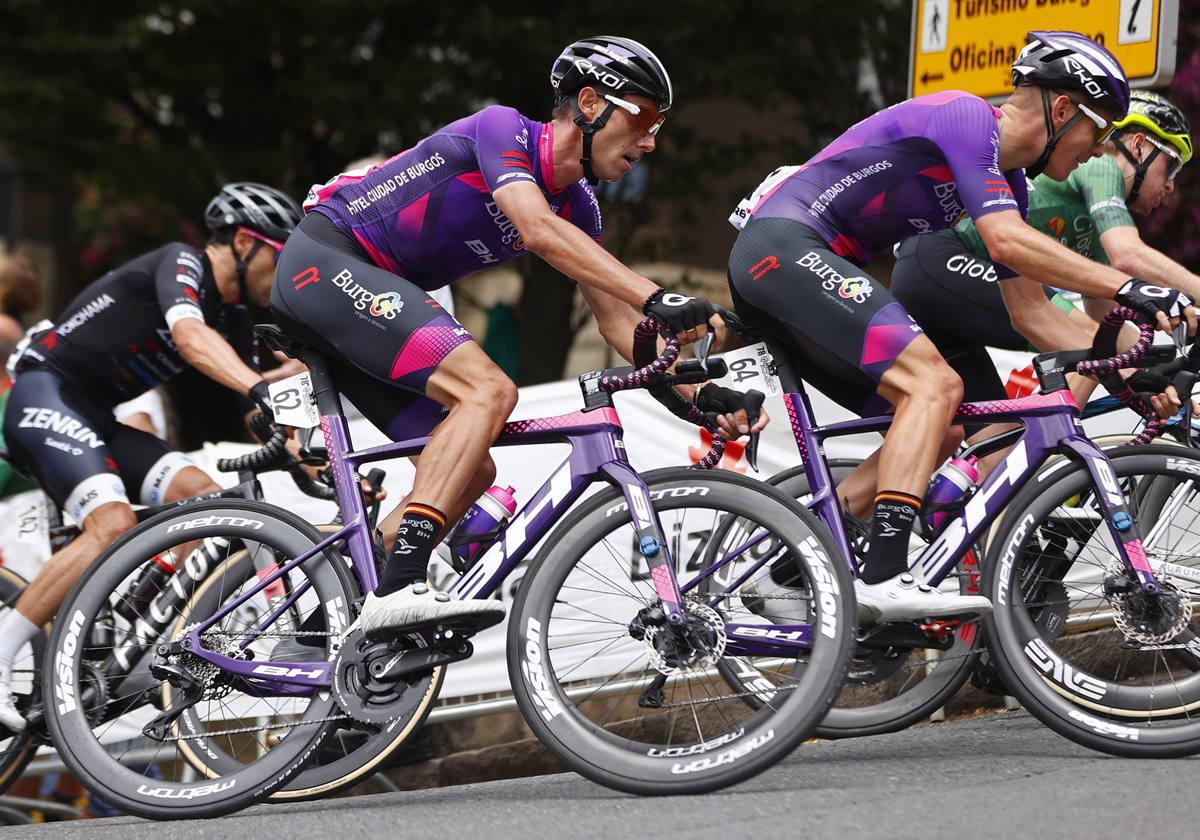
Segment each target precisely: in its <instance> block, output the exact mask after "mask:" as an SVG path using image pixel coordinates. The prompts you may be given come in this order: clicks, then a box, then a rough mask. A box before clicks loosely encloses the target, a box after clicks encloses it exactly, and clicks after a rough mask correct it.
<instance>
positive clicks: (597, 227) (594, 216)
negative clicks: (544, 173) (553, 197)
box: [558, 178, 604, 244]
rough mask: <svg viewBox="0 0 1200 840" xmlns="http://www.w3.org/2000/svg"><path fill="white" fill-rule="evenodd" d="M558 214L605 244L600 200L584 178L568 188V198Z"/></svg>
mask: <svg viewBox="0 0 1200 840" xmlns="http://www.w3.org/2000/svg"><path fill="white" fill-rule="evenodd" d="M558 215H560V216H562V217H563V218H564V219H566V220H567V221H568V222H570V223H571V224H573V225H575V227H577V228H579V229H580V230H582V231H583V232H584V233H586V234H587V235H588V236H590V237H592V239H595V240H596V241H597V242H599V243H600V244H604V231H603V227H604V225H603V222H602V221H601V219H600V202H599V201H597V200H596V193H595V191H594V190H593V189H592V186H591V184H589V183H588V182H587V181H586V180H584V179H583V178H580V179H579V180H578V181H576V182H575V183H574V184H572V185H571V186H569V187H568V188H567V200H566V201H565V202H563V205H562V209H560V210H559V211H558Z"/></svg>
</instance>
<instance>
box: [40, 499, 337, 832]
mask: <svg viewBox="0 0 1200 840" xmlns="http://www.w3.org/2000/svg"><path fill="white" fill-rule="evenodd" d="M176 529H181V533H180V534H178V535H172V532H173V531H174V530H176ZM225 535H234V536H235V538H238V539H241V538H245V539H247V540H253V541H256V542H258V543H261V544H269V545H272V546H274V547H275V548H277V549H278V550H280V551H281V552H283V553H284V554H285V555H286V556H298V555H299V554H301V553H303V552H305V551H307V550H309V549H311V548H312V547H313V546H315V545H316V544H317V543H318V542H320V540H321V536H320V534H319V533H318V532H317V531H316V529H314V528H313V527H312V525H310V524H309V523H307V522H305V521H304V520H303V519H301V518H299V517H298V516H296V515H295V514H293V513H291V512H289V511H287V510H284V509H282V508H278V507H276V506H274V505H269V504H266V503H263V502H255V501H243V500H236V501H228V500H213V501H206V502H197V503H194V504H189V505H187V506H184V507H181V508H176V509H173V510H169V511H166V512H164V513H161V514H159V515H157V516H155V517H153V518H151V519H149V520H147V521H146V522H144V523H142V524H141V525H139V526H138V527H136V528H134V529H132V530H131V531H129V532H127V533H126V534H124V535H123V536H122V537H121V538H120V539H118V540H117V541H116V542H115V543H113V545H112V546H110V547H109V548H108V549H106V550H105V552H104V553H103V554H101V556H100V557H99V558H98V559H97V560H96V562H94V563H93V564H92V565H91V567H90V568H89V569H88V571H87V572H86V573H85V574H84V576H83V577H82V578H81V579H80V580H79V581H78V582H77V583H76V585H75V587H74V588H73V589H72V590H71V593H70V594H69V595H68V597H67V600H66V602H65V603H64V605H63V607H62V609H61V610H60V613H59V620H58V621H56V622H55V624H54V628H53V631H52V633H51V638H50V646H49V650H50V651H52V652H53V655H54V656H55V660H54V661H55V667H53V668H46V669H44V675H43V684H42V687H43V692H44V693H45V695H46V696H47V697H56V698H57V701H56V702H53V703H50V704H48V705H47V707H46V720H47V724H48V727H49V731H50V734H51V737H52V740H53V742H54V744H55V745H56V747H57V749H58V751H59V755H60V757H61V758H62V759H63V761H64V762H65V763H66V764H67V766H68V768H69V769H70V770H71V772H72V773H74V774H75V775H76V776H77V777H78V778H79V779H80V781H82V782H83V783H84V784H85V785H86V786H87V787H88V788H89V789H90V790H92V791H93V792H94V793H96V794H98V795H99V796H101V797H102V798H103V799H105V800H106V801H108V802H109V803H110V804H112V805H113V806H114V807H117V808H119V809H121V810H123V811H126V812H128V813H130V814H134V815H136V816H141V817H146V818H148V819H158V820H164V819H185V818H195V817H213V816H219V815H223V814H228V813H231V812H233V811H236V810H239V809H241V808H243V807H246V806H247V805H250V804H252V803H253V802H256V801H259V800H261V799H263V798H265V797H267V796H268V795H270V794H271V793H272V792H273V791H275V790H276V789H278V788H279V787H281V786H283V785H284V784H286V783H287V781H288V780H289V779H290V778H291V777H292V776H293V775H295V774H296V773H298V772H299V771H300V770H301V769H302V768H303V766H304V764H305V763H306V762H307V761H308V760H309V759H311V758H312V757H313V756H314V755H315V753H316V750H317V749H318V748H319V747H320V745H321V742H322V740H323V739H324V738H325V736H326V735H327V733H328V724H327V723H325V722H324V720H325V718H326V717H328V716H330V714H331V713H332V712H334V711H335V710H336V704H335V701H334V700H333V698H332V697H331V696H329V694H328V693H325V694H324V696H322V693H320V692H318V693H315V694H314V695H312V696H311V700H310V702H309V703H308V705H307V707H306V708H305V709H304V711H303V713H302V714H301V715H300V716H299V718H298V721H297V722H296V723H295V724H289V729H290V731H289V733H288V735H287V737H285V738H281V739H279V740H278V741H276V742H275V745H274V746H272V747H271V748H269V749H268V750H267V751H266V752H265V754H264V755H263V756H262V757H261V758H260V759H258V760H257V761H255V762H253V763H250V764H247V765H245V767H244V769H243V770H241V771H239V772H237V773H234V774H231V775H230V776H226V777H223V778H222V779H221V780H219V781H218V782H213V781H211V780H204V781H203V782H202V783H201V784H197V783H195V782H194V781H175V780H165V779H160V778H155V777H153V776H145V775H142V774H139V773H136V772H134V771H133V770H130V769H128V768H126V767H124V766H122V764H121V763H120V762H119V760H118V758H119V757H114V756H113V755H110V754H109V752H108V751H107V750H106V749H105V747H104V746H103V745H102V744H101V743H99V741H98V739H97V736H96V735H95V733H94V732H93V728H92V723H91V721H90V720H89V718H88V714H89V712H91V711H92V710H89V709H88V708H86V702H85V695H84V690H83V687H82V686H81V684H80V668H79V664H80V663H79V659H80V656H81V649H82V646H81V645H80V644H79V642H78V635H79V633H80V632H81V628H82V627H84V626H87V625H89V624H90V623H91V622H92V621H94V619H95V616H96V615H97V614H98V613H99V612H100V611H101V610H102V609H104V608H105V607H106V606H107V605H108V603H109V599H110V597H111V596H112V595H113V594H114V593H117V592H120V591H123V589H121V587H123V586H125V585H126V581H127V580H129V578H130V576H131V575H132V574H133V573H134V572H135V571H136V570H137V569H139V568H141V567H142V566H143V565H144V564H145V563H146V561H147V558H152V557H154V556H155V555H156V554H158V553H159V552H161V551H163V550H164V549H166V548H169V547H172V546H174V545H178V544H181V539H183V540H203V539H206V538H209V537H214V536H225ZM304 571H305V573H306V574H307V575H308V576H309V577H308V580H310V581H311V583H312V589H313V595H314V597H315V598H316V599H318V603H319V604H321V605H323V607H324V609H326V610H327V612H328V615H329V621H330V623H331V624H333V625H335V626H342V627H345V626H348V625H349V621H350V615H349V604H350V603H351V602H352V599H353V598H354V597H356V593H357V586H356V584H354V582H353V578H352V577H351V576H350V573H349V571H348V570H347V569H346V568H345V564H344V563H343V562H342V561H341V558H340V557H339V556H337V555H327V558H326V562H322V563H309V564H305V567H304ZM196 577H197V578H200V577H203V572H202V571H197V574H196ZM178 579H179V574H178V573H177V574H176V575H175V576H173V577H172V578H171V580H172V581H177V580H178ZM164 591H165V590H164ZM138 638H141V637H140V636H139V637H138ZM147 644H148V645H153V644H157V642H155V641H154V640H153V639H152V638H151V639H149V640H148V642H147ZM118 699H122V698H118ZM248 714H249V713H248ZM106 723H107V721H106ZM204 734H206V735H207V733H204ZM176 740H178V739H176ZM163 763H164V761H163V760H162V759H160V758H158V754H157V753H156V754H155V756H153V757H152V759H151V761H150V764H148V765H147V766H148V767H149V766H154V767H155V773H157V774H159V775H160V776H161V766H162V765H163ZM184 763H186V762H184ZM168 766H169V765H168Z"/></svg>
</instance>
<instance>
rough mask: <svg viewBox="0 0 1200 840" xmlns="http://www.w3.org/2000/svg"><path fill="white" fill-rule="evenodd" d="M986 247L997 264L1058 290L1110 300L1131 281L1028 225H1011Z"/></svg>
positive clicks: (1125, 275)
mask: <svg viewBox="0 0 1200 840" xmlns="http://www.w3.org/2000/svg"><path fill="white" fill-rule="evenodd" d="M981 231H982V227H981ZM985 244H986V245H987V247H988V252H989V254H990V255H991V257H992V259H993V260H994V261H995V262H998V263H1001V264H1003V265H1006V266H1008V267H1009V268H1011V269H1012V270H1013V271H1015V272H1017V273H1018V274H1021V275H1023V276H1025V277H1028V278H1030V279H1032V280H1036V281H1037V282H1039V283H1043V284H1045V285H1048V286H1055V287H1056V288H1059V289H1069V290H1071V291H1073V292H1081V293H1082V294H1085V295H1091V296H1092V297H1100V298H1108V299H1110V300H1111V299H1112V298H1113V296H1114V295H1116V293H1117V291H1118V290H1119V289H1120V288H1121V287H1122V286H1124V285H1125V283H1126V282H1127V281H1128V280H1129V274H1126V273H1125V272H1123V271H1118V270H1117V269H1115V268H1110V267H1108V266H1106V265H1101V264H1100V263H1096V262H1093V261H1092V260H1089V259H1088V258H1087V257H1082V256H1080V255H1079V254H1077V253H1075V252H1074V251H1072V250H1071V249H1070V248H1067V247H1066V246H1065V245H1062V244H1060V243H1059V242H1057V241H1055V240H1054V239H1051V238H1050V237H1049V236H1046V235H1045V234H1042V233H1039V232H1038V231H1037V230H1035V229H1033V228H1032V227H1029V226H1028V225H1010V226H1008V227H1007V228H1006V229H1005V231H1004V235H1003V236H1001V237H998V238H997V240H996V241H987V239H986V238H985Z"/></svg>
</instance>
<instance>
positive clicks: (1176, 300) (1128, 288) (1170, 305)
mask: <svg viewBox="0 0 1200 840" xmlns="http://www.w3.org/2000/svg"><path fill="white" fill-rule="evenodd" d="M1113 299H1114V300H1115V301H1116V302H1117V303H1119V304H1121V305H1122V306H1128V307H1129V308H1130V309H1133V310H1134V311H1136V312H1138V313H1139V314H1141V315H1144V316H1146V317H1147V318H1149V319H1150V321H1151V322H1153V321H1154V320H1155V319H1156V317H1157V315H1158V313H1159V312H1162V313H1164V314H1165V315H1166V316H1167V317H1168V318H1182V317H1183V309H1184V307H1185V306H1191V304H1192V299H1191V298H1190V297H1188V296H1187V295H1185V294H1184V293H1183V292H1181V291H1179V290H1178V289H1170V288H1167V287H1165V286H1152V285H1150V284H1149V283H1144V282H1142V281H1141V280H1139V279H1137V278H1136V277H1131V278H1129V282H1128V283H1126V284H1125V285H1124V286H1122V287H1121V288H1120V290H1119V291H1118V292H1117V293H1116V295H1114V296H1113Z"/></svg>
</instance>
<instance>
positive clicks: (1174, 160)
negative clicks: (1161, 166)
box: [1145, 134, 1183, 181]
mask: <svg viewBox="0 0 1200 840" xmlns="http://www.w3.org/2000/svg"><path fill="white" fill-rule="evenodd" d="M1145 137H1146V142H1147V143H1149V144H1150V145H1152V146H1154V147H1155V148H1156V149H1158V150H1159V151H1160V152H1162V153H1163V154H1164V155H1166V156H1167V180H1168V181H1174V180H1175V176H1176V175H1178V174H1179V170H1180V169H1183V158H1181V157H1180V156H1179V152H1177V151H1176V150H1175V149H1172V148H1171V147H1170V146H1168V145H1167V144H1166V143H1163V142H1161V141H1159V140H1155V139H1154V138H1153V137H1151V136H1150V135H1149V134H1147V135H1145Z"/></svg>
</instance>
